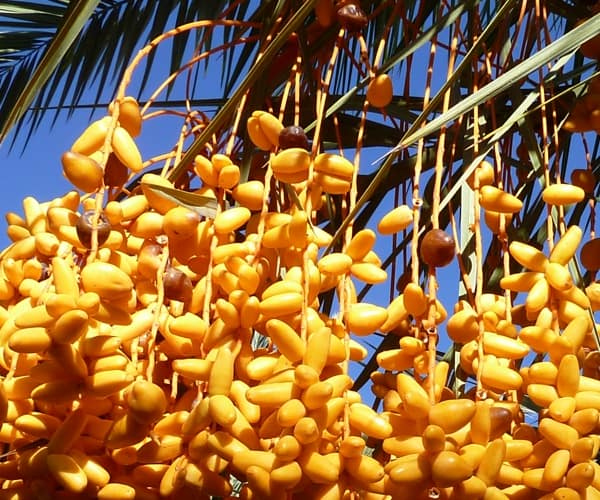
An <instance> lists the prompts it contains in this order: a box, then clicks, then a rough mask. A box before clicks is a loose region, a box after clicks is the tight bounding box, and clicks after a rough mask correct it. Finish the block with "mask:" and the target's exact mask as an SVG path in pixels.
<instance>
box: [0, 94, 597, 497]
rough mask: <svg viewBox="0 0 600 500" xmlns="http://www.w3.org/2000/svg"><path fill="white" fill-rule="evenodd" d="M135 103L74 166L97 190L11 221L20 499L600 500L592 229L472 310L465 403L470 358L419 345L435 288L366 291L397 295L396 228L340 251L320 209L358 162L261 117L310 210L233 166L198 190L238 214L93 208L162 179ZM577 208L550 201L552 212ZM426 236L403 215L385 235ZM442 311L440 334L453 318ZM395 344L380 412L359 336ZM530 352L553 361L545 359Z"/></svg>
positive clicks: (7, 277) (124, 107) (165, 201)
mask: <svg viewBox="0 0 600 500" xmlns="http://www.w3.org/2000/svg"><path fill="white" fill-rule="evenodd" d="M119 108H120V114H119V116H118V117H117V118H118V121H117V120H116V119H113V117H112V115H111V116H108V117H106V118H103V119H101V120H98V121H97V122H95V123H93V124H92V125H90V127H89V128H88V129H86V131H84V133H83V134H82V136H81V137H80V138H79V139H78V140H77V141H76V142H75V143H74V144H73V147H72V149H71V151H69V152H67V153H65V154H64V155H63V158H62V162H63V172H64V174H65V176H66V177H67V178H68V179H69V180H70V181H71V182H72V183H73V185H74V186H75V187H76V188H77V189H78V191H72V192H69V193H67V194H65V195H64V196H63V197H61V198H57V199H55V200H52V201H50V202H43V203H40V202H38V201H36V200H35V199H33V198H27V199H25V200H24V202H23V215H22V216H21V215H18V214H16V213H10V214H8V215H7V221H8V224H9V225H8V234H9V236H10V238H11V240H12V241H13V243H12V244H11V245H9V246H8V247H7V248H6V249H5V250H4V251H3V252H2V253H1V254H0V369H1V374H2V380H1V383H0V419H1V422H2V425H1V427H0V442H1V443H4V444H5V450H6V453H5V454H4V455H3V456H2V459H0V478H2V480H1V481H0V499H5V498H6V499H8V498H10V499H21V498H23V499H24V498H53V499H54V498H59V499H60V498H104V499H127V498H142V499H145V498H149V499H153V498H182V499H183V498H194V499H202V498H207V499H208V498H211V497H219V498H234V497H237V496H239V497H240V498H247V499H279V498H281V499H290V498H315V499H317V498H318V499H321V498H322V499H340V498H365V499H385V498H407V497H408V495H413V496H414V497H415V498H456V499H471V498H472V499H478V498H484V497H485V498H486V499H488V498H494V499H495V498H498V499H504V498H510V499H517V498H518V499H520V498H523V499H525V498H527V499H529V498H545V499H551V498H561V499H571V498H573V499H576V498H577V499H578V498H587V499H592V498H600V469H599V466H598V465H597V464H596V462H595V461H594V458H595V456H596V454H597V452H598V448H599V446H600V435H598V434H597V429H598V420H599V415H600V381H598V380H597V370H596V368H597V359H598V358H597V356H594V354H595V353H594V349H595V348H594V345H593V342H592V340H591V339H592V337H591V331H592V322H591V320H590V319H589V317H588V316H587V308H588V307H590V305H592V306H594V304H591V303H590V301H589V298H588V295H593V293H594V289H590V290H589V293H588V295H586V294H585V293H583V292H582V291H581V290H579V289H578V288H576V287H575V286H574V285H573V282H572V279H571V276H570V274H569V271H568V268H567V263H568V261H569V260H570V259H571V257H572V256H573V254H574V253H575V251H576V249H577V247H578V245H579V243H580V240H581V231H580V230H579V229H578V228H576V227H572V228H570V229H569V230H568V231H567V232H565V234H564V236H563V237H562V238H561V240H560V241H559V242H558V243H557V244H556V246H555V248H554V250H553V251H552V253H551V254H550V256H549V257H546V256H545V255H544V254H543V253H541V252H540V251H538V250H535V249H534V248H533V247H530V246H528V245H525V244H522V243H521V244H519V243H513V244H511V246H510V251H511V254H512V256H513V257H514V258H515V259H516V260H517V261H518V262H519V263H521V264H522V265H523V266H525V267H526V268H527V271H526V272H524V273H521V274H518V275H510V276H507V277H505V278H504V280H503V283H502V286H504V287H505V288H506V289H508V290H512V291H515V292H524V291H527V292H528V295H527V299H526V300H525V304H524V305H523V306H521V307H520V309H519V307H517V308H514V311H511V312H512V316H509V315H507V311H506V308H505V307H504V304H505V301H504V299H500V298H498V297H496V296H491V295H485V296H484V299H483V300H482V307H483V309H484V310H483V311H481V312H480V313H476V312H475V310H474V309H473V307H472V306H471V305H469V304H468V303H459V304H457V306H456V308H455V311H454V313H453V314H452V315H451V316H450V317H449V318H448V324H447V333H448V336H449V337H450V339H452V340H453V341H456V342H458V343H460V344H462V345H463V347H462V349H461V351H460V355H461V356H460V366H461V368H462V369H463V370H464V372H465V373H467V374H471V375H472V376H473V377H479V378H480V383H481V386H482V388H483V391H480V392H478V393H477V394H471V397H464V398H460V399H457V398H456V397H455V395H454V393H453V392H452V391H451V390H450V389H449V388H448V387H446V378H447V374H448V368H449V367H448V364H447V363H444V362H440V363H437V364H436V366H435V370H434V373H432V372H431V370H430V366H429V365H428V362H427V359H428V358H427V355H428V353H427V344H426V339H425V338H420V337H419V336H418V335H417V336H411V335H407V332H409V331H411V328H410V327H411V324H412V325H416V324H419V322H421V321H424V320H425V318H426V316H427V315H428V311H429V310H430V307H431V304H430V303H429V302H430V301H429V298H428V297H427V295H426V294H425V292H424V291H423V290H422V289H421V287H420V286H418V285H417V284H415V283H411V284H409V285H407V287H406V288H405V289H404V290H403V293H402V294H401V295H399V296H398V297H397V298H396V299H394V300H393V301H392V302H391V303H390V304H389V305H387V306H386V307H382V306H377V305H374V304H369V303H366V302H361V303H357V300H356V295H355V291H354V285H353V284H352V283H353V281H352V280H355V281H358V282H363V283H368V284H377V283H383V282H385V281H386V280H387V273H386V272H385V270H383V269H382V268H381V260H380V259H379V257H378V256H377V254H376V253H375V251H374V250H373V248H374V244H375V239H376V233H375V231H373V230H371V229H364V230H361V231H359V232H357V233H356V234H354V235H353V236H352V238H351V239H349V240H348V243H347V244H346V245H345V246H344V247H343V251H339V252H334V253H329V254H327V255H325V256H323V254H322V252H320V250H322V249H323V247H325V246H327V245H328V244H329V243H330V241H331V235H330V234H328V233H327V232H325V231H324V230H322V229H320V228H318V227H316V226H314V225H313V224H311V222H310V217H309V215H308V214H307V213H306V212H305V211H304V210H303V209H302V208H301V206H303V204H306V203H307V200H310V204H311V206H312V208H313V209H318V206H319V203H320V200H321V198H322V196H321V195H322V193H327V194H329V195H331V196H337V195H344V194H346V193H347V192H348V191H349V190H350V189H351V187H352V183H353V178H354V175H355V170H354V169H355V167H354V165H353V164H352V163H351V162H350V161H348V160H347V159H345V158H343V157H342V156H340V155H338V154H331V153H321V154H319V155H317V156H316V157H315V158H312V157H311V155H310V153H309V152H308V149H307V148H308V143H307V141H306V140H305V137H303V136H302V133H301V131H299V130H297V127H296V128H294V127H292V128H291V129H290V128H289V127H283V125H282V124H281V123H280V122H279V121H278V120H277V119H276V118H275V117H274V116H272V115H270V114H269V113H265V112H256V113H255V114H254V115H253V116H252V117H251V118H250V120H249V122H248V132H249V135H250V137H251V139H252V140H253V142H254V143H255V145H256V146H257V147H259V148H261V149H264V150H266V151H269V152H270V153H271V155H270V160H269V168H270V169H271V171H272V174H273V177H274V179H275V182H278V183H288V184H289V185H290V186H291V188H292V189H293V190H294V191H295V193H296V196H297V199H298V200H299V202H300V203H299V204H293V203H292V204H289V208H288V209H286V210H284V211H280V212H271V211H269V210H268V207H269V194H268V189H267V187H265V185H264V184H263V182H261V181H260V180H252V181H248V182H243V183H240V170H239V168H238V166H237V165H235V164H234V163H233V161H232V160H231V159H230V158H229V157H228V156H226V155H224V154H220V153H215V154H212V155H210V157H208V156H203V155H199V156H197V157H196V159H195V162H194V165H193V169H194V173H195V175H196V176H197V177H198V178H199V179H200V181H201V187H200V188H199V189H198V190H197V193H196V194H202V195H203V196H208V197H211V196H212V197H214V198H215V199H218V198H219V197H221V196H222V195H223V194H226V195H227V196H228V197H229V196H230V197H231V199H232V200H234V202H235V206H232V207H227V206H226V205H225V204H223V205H222V206H219V207H218V208H217V209H216V213H215V214H214V217H207V216H205V215H202V214H201V213H199V212H198V211H197V210H195V209H194V208H193V207H190V206H184V205H182V204H180V203H178V202H177V199H176V198H174V197H173V196H168V195H167V194H165V193H168V192H169V191H168V189H169V188H170V189H174V186H173V184H172V183H171V182H170V181H168V180H167V179H166V178H164V177H161V176H159V175H156V174H150V173H146V174H144V175H143V176H142V177H141V180H140V187H139V189H138V190H137V191H134V192H133V193H131V194H129V195H128V196H126V197H124V198H123V199H120V200H118V199H112V200H110V201H108V202H105V201H104V200H101V203H98V199H97V198H96V197H95V196H94V194H95V193H98V192H101V190H102V189H104V188H105V187H107V186H108V187H111V186H118V185H119V184H121V185H122V184H123V183H124V182H125V181H126V180H127V179H128V178H129V177H130V175H131V174H132V173H137V172H140V171H141V170H142V168H143V163H142V155H141V154H140V152H139V150H138V149H137V146H136V143H135V139H134V137H136V136H137V134H139V132H140V128H141V116H140V115H139V110H138V108H137V104H136V103H135V101H134V100H133V99H130V98H127V99H125V100H123V101H122V102H121V103H120V106H119ZM115 126H116V127H115ZM106 148H108V149H109V151H106ZM104 156H107V157H108V161H104V160H103V158H104ZM103 163H104V164H105V165H104V166H103ZM480 173H481V174H482V175H480V178H479V184H481V185H484V184H485V175H483V171H482V172H480ZM307 180H310V186H309V184H308V183H307ZM157 186H158V187H159V188H160V187H161V186H162V187H163V188H167V191H164V190H161V189H157ZM309 187H310V190H309V189H308V188H309ZM567 191H569V190H568V189H567ZM172 192H176V191H172ZM569 192H572V190H571V191H569ZM563 195H564V190H563V191H561V192H559V193H554V192H552V191H548V192H546V193H545V196H546V198H548V200H547V201H548V202H553V203H558V202H560V201H561V200H563V198H561V196H563ZM576 195H577V196H579V195H580V193H579V192H578V191H577V192H576ZM481 196H482V198H481V204H482V206H483V207H484V209H485V210H487V211H489V212H490V213H492V214H496V215H492V216H491V219H490V221H491V222H490V224H492V223H493V222H494V220H496V219H497V218H498V215H497V214H499V213H506V214H509V213H511V212H515V211H518V210H519V209H520V205H519V203H518V200H516V199H514V197H511V195H509V194H508V193H504V192H502V191H500V190H497V188H493V187H492V186H488V187H487V188H486V189H482V192H481ZM221 199H224V198H221ZM569 199H570V198H569ZM557 200H558V201H557ZM494 217H495V218H496V219H494ZM411 223H412V209H410V208H409V207H407V206H404V205H402V206H400V207H396V208H394V209H393V210H392V211H391V212H389V213H388V214H387V215H385V216H384V217H383V219H382V220H381V221H380V223H379V225H378V231H379V232H380V233H381V234H392V233H396V232H398V231H402V230H403V229H406V228H407V227H408V226H409V225H410V224H411ZM492 225H493V224H492ZM433 255H434V257H427V258H428V259H435V255H436V254H435V252H433ZM332 289H338V291H339V290H343V292H342V293H343V294H344V297H345V298H344V300H345V301H346V302H345V303H349V307H348V308H347V314H342V315H336V316H335V317H329V316H328V315H326V314H324V313H322V312H320V311H319V309H320V304H319V295H320V294H321V293H323V292H326V291H329V290H332ZM433 308H434V309H435V312H436V315H435V318H436V319H435V321H436V322H437V323H438V325H440V324H441V323H442V322H443V321H444V320H445V319H446V316H447V313H446V311H445V310H444V308H443V306H442V305H441V303H439V302H435V301H434V303H433ZM519 311H521V313H522V314H521V316H520V319H517V316H518V313H519ZM519 321H521V323H519ZM482 324H483V334H482V329H481V325H482ZM521 324H523V325H525V324H527V326H521ZM376 331H378V332H383V333H388V332H391V333H389V334H390V335H394V334H397V333H399V332H403V333H402V335H399V338H398V348H397V349H392V350H389V351H385V352H383V353H381V354H379V356H378V359H377V361H378V363H379V366H380V367H381V368H382V369H383V370H384V371H383V372H375V373H373V375H372V390H373V392H374V393H375V394H376V395H377V396H379V397H380V398H381V399H382V400H383V409H382V410H381V411H380V412H376V411H375V410H373V409H371V407H369V406H368V405H366V404H364V403H363V401H362V398H361V395H360V394H359V393H358V392H356V391H353V390H352V387H353V380H352V378H351V377H350V375H349V373H348V362H350V361H361V360H363V359H364V358H365V357H366V355H367V351H366V350H365V348H364V347H362V346H361V344H360V343H359V342H357V341H356V340H355V339H354V338H353V337H354V336H366V335H369V334H372V333H373V332H376ZM417 331H418V329H417ZM440 334H441V332H440ZM256 337H260V338H262V339H264V340H265V342H264V343H263V344H262V346H260V345H258V344H256V342H255V339H256ZM532 352H534V353H539V355H540V356H542V357H543V353H549V360H546V361H542V360H539V361H536V362H533V363H527V362H526V361H525V360H526V358H527V359H530V358H528V356H529V355H530V354H531V353H532ZM519 366H520V368H519ZM409 373H411V374H409ZM525 395H527V397H528V398H530V399H531V401H533V402H534V403H535V404H536V405H538V406H539V407H540V408H541V409H540V413H539V425H537V426H534V425H533V424H528V423H525V422H524V421H523V413H522V411H521V407H520V402H521V401H522V399H523V397H525Z"/></svg>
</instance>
